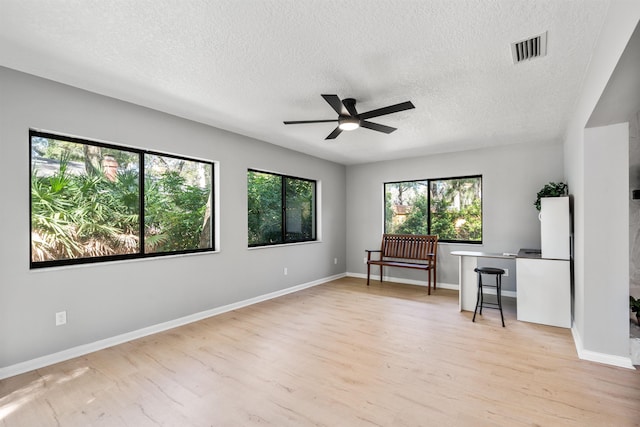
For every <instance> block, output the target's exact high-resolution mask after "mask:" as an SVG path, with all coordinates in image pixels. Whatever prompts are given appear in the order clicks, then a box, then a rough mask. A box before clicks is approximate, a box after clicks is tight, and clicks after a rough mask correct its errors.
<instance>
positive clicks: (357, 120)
mask: <svg viewBox="0 0 640 427" xmlns="http://www.w3.org/2000/svg"><path fill="white" fill-rule="evenodd" d="M322 97H323V98H324V100H325V101H327V103H328V104H329V105H331V108H333V109H334V110H335V112H336V113H338V118H337V119H333V120H299V121H287V122H283V123H284V124H285V125H297V124H303V123H329V122H338V127H336V128H335V129H334V130H333V132H331V133H330V134H329V136H327V137H326V138H325V139H335V138H336V137H337V136H338V135H340V133H342V131H343V130H354V129H357V128H359V127H363V128H367V129H371V130H375V131H378V132H384V133H391V132H393V131H394V130H396V128H392V127H390V126H385V125H381V124H378V123H373V122H369V121H367V119H370V118H372V117H379V116H384V115H386V114H391V113H397V112H398V111H404V110H410V109H412V108H415V106H414V105H413V104H412V103H411V101H407V102H401V103H400V104H395V105H389V106H388V107H383V108H378V109H376V110H371V111H367V112H366V113H358V111H357V110H356V100H355V99H353V98H345V99H343V100H342V101H340V98H338V95H322Z"/></svg>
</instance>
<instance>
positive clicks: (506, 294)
mask: <svg viewBox="0 0 640 427" xmlns="http://www.w3.org/2000/svg"><path fill="white" fill-rule="evenodd" d="M347 277H357V278H360V279H366V278H367V275H366V274H363V273H347ZM382 278H383V279H384V280H385V281H387V282H395V283H404V284H406V285H415V286H424V287H425V288H426V287H427V281H426V280H413V279H403V278H400V277H392V276H382ZM379 279H380V276H376V278H375V280H376V281H377V282H379ZM371 280H374V279H373V276H372V278H371ZM436 288H437V289H452V290H454V291H457V290H459V286H458V284H457V283H440V282H436ZM485 292H486V293H487V294H493V295H495V293H496V292H495V291H494V290H493V289H487V290H486V291H485ZM502 296H504V297H510V298H515V297H516V293H515V291H502Z"/></svg>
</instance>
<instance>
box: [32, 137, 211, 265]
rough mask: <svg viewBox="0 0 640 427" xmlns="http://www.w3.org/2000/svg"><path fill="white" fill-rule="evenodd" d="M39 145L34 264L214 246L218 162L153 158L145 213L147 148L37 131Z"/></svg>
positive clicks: (35, 172) (34, 199)
mask: <svg viewBox="0 0 640 427" xmlns="http://www.w3.org/2000/svg"><path fill="white" fill-rule="evenodd" d="M31 150H32V151H31V155H32V165H31V262H32V266H34V267H38V266H46V265H57V264H59V263H74V262H77V261H78V260H87V259H91V258H96V257H128V256H132V257H135V256H140V255H143V254H149V253H158V252H180V251H192V250H198V249H211V248H212V242H211V237H210V236H211V228H210V226H209V224H210V223H211V200H210V197H211V184H210V183H211V174H212V165H211V164H210V163H205V162H199V161H191V160H185V159H177V158H171V157H165V156H155V157H156V158H158V159H160V160H161V161H163V162H164V164H165V165H164V167H158V166H157V165H156V166H153V162H152V161H151V160H152V159H147V162H146V166H145V203H144V212H142V213H141V212H140V197H141V194H142V192H141V189H140V170H139V168H140V160H141V156H142V155H143V154H142V153H141V152H137V151H135V150H131V151H130V150H126V149H122V150H121V149H117V148H114V147H111V146H103V145H93V144H86V143H83V142H79V141H74V140H65V139H56V138H53V137H50V138H47V137H43V136H42V135H41V134H39V133H36V132H32V137H31ZM151 166H153V167H154V169H153V170H151V169H149V168H150V167H151ZM141 221H144V223H145V228H144V229H145V248H141V235H140V234H141V228H142V227H141ZM83 262H86V261H83ZM52 263H53V264H52Z"/></svg>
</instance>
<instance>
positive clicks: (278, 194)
mask: <svg viewBox="0 0 640 427" xmlns="http://www.w3.org/2000/svg"><path fill="white" fill-rule="evenodd" d="M315 188H316V187H315V181H311V180H308V179H301V178H294V177H288V176H283V175H278V174H272V173H267V172H259V171H252V170H250V171H248V173H247V204H248V212H247V213H248V215H247V216H248V244H249V246H265V245H274V244H280V243H293V242H304V241H310V240H315V238H316V235H315V227H316V225H315Z"/></svg>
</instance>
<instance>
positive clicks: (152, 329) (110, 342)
mask: <svg viewBox="0 0 640 427" xmlns="http://www.w3.org/2000/svg"><path fill="white" fill-rule="evenodd" d="M345 276H346V274H345V273H341V274H336V275H334V276H329V277H325V278H322V279H318V280H314V281H312V282H307V283H303V284H301V285H296V286H292V287H290V288H286V289H281V290H279V291H275V292H271V293H268V294H264V295H259V296H257V297H254V298H249V299H246V300H244V301H238V302H235V303H232V304H228V305H225V306H222V307H216V308H213V309H211V310H206V311H202V312H199V313H194V314H191V315H189V316H184V317H181V318H178V319H174V320H170V321H168V322H163V323H159V324H157V325H153V326H148V327H146V328H142V329H138V330H135V331H131V332H127V333H125V334H121V335H116V336H114V337H110V338H106V339H103V340H100V341H95V342H92V343H89V344H83V345H79V346H77V347H73V348H70V349H67V350H63V351H60V352H57V353H53V354H49V355H46V356H42V357H38V358H35V359H31V360H27V361H25V362H20V363H16V364H15V365H11V366H7V367H4V368H0V380H2V379H5V378H9V377H13V376H15V375H19V374H23V373H25V372H29V371H33V370H34V369H40V368H44V367H45V366H49V365H53V364H55V363H60V362H64V361H66V360H69V359H73V358H75V357H80V356H84V355H85V354H89V353H93V352H95V351H98V350H103V349H105V348H108V347H113V346H114V345H118V344H123V343H125V342H128V341H132V340H135V339H138V338H143V337H146V336H149V335H153V334H156V333H158V332H163V331H166V330H169V329H173V328H176V327H178V326H183V325H186V324H189V323H193V322H197V321H198V320H202V319H206V318H208V317H212V316H217V315H219V314H222V313H226V312H229V311H232V310H237V309H240V308H243V307H247V306H249V305H253V304H257V303H259V302H262V301H267V300H270V299H273V298H277V297H280V296H283V295H287V294H290V293H293V292H297V291H301V290H303V289H307V288H311V287H313V286H317V285H321V284H323V283H327V282H330V281H332V280H336V279H340V278H342V277H345Z"/></svg>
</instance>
